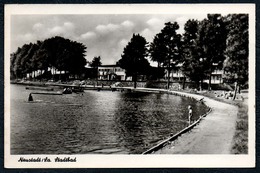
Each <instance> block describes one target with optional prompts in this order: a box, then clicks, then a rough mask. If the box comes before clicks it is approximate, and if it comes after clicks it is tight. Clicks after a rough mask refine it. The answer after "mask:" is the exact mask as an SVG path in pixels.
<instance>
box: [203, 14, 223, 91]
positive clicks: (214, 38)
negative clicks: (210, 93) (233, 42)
mask: <svg viewBox="0 0 260 173" xmlns="http://www.w3.org/2000/svg"><path fill="white" fill-rule="evenodd" d="M199 26H200V27H199V34H198V36H199V38H198V46H199V47H201V48H202V51H203V54H201V56H202V57H201V58H203V59H205V63H206V66H207V67H208V69H205V71H204V73H205V74H207V76H208V78H209V89H210V85H211V74H212V72H213V71H214V70H215V68H221V67H222V65H223V61H224V60H225V56H224V51H225V49H226V37H227V30H226V25H225V22H224V20H223V17H222V16H221V15H220V14H208V16H207V19H204V20H202V21H201V22H200V25H199Z"/></svg>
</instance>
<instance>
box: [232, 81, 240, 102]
mask: <svg viewBox="0 0 260 173" xmlns="http://www.w3.org/2000/svg"><path fill="white" fill-rule="evenodd" d="M238 87H239V86H238V84H237V82H236V83H235V91H234V95H233V98H232V100H235V99H236V96H237V89H238Z"/></svg>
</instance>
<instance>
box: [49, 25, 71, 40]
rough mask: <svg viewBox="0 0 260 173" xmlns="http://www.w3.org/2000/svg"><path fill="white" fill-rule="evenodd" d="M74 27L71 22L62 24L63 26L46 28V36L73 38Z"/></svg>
mask: <svg viewBox="0 0 260 173" xmlns="http://www.w3.org/2000/svg"><path fill="white" fill-rule="evenodd" d="M74 30H75V25H74V24H73V23H71V22H64V23H63V25H60V26H59V25H58V26H54V27H50V28H47V33H46V35H47V36H56V35H60V36H64V37H70V36H74Z"/></svg>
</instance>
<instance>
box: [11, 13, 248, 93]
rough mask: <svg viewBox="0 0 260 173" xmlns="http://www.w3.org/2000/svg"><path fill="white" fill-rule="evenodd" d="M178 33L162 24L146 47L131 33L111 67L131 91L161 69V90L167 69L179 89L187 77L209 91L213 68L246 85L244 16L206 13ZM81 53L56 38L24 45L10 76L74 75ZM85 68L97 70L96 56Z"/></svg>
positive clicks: (72, 43) (83, 62)
mask: <svg viewBox="0 0 260 173" xmlns="http://www.w3.org/2000/svg"><path fill="white" fill-rule="evenodd" d="M178 29H179V25H178V23H177V22H167V23H165V26H164V28H162V30H161V31H160V32H159V33H158V34H156V35H155V36H154V39H153V41H152V42H151V43H148V42H147V41H146V39H145V38H144V37H142V36H141V35H139V34H133V36H132V38H131V40H130V41H129V42H128V44H127V45H126V47H125V48H124V50H123V54H122V55H121V59H120V60H119V61H118V62H117V65H119V66H120V67H121V68H123V69H125V70H126V75H127V76H132V79H133V81H134V83H135V85H134V86H135V87H136V81H137V77H138V76H139V75H151V74H153V75H154V76H155V73H157V75H158V77H160V75H161V76H162V75H164V74H163V73H161V72H162V71H164V70H167V79H168V80H167V88H169V85H170V72H171V71H172V70H180V71H182V73H183V75H184V78H183V88H184V86H185V81H186V78H188V79H189V80H190V81H193V82H195V83H196V84H197V86H198V87H200V88H201V86H202V83H203V80H205V79H208V80H209V85H208V86H209V89H210V86H211V74H212V72H213V71H214V70H215V69H223V70H224V71H225V73H224V76H223V78H224V79H225V80H226V81H228V82H230V83H236V84H237V85H236V86H240V85H244V84H246V83H247V82H248V50H249V38H248V15H247V14H229V15H227V16H221V15H220V14H208V15H207V18H205V19H204V20H202V21H198V20H194V19H190V20H188V21H187V22H186V23H185V26H184V33H183V34H178V32H177V31H178ZM86 49H87V47H86V46H85V45H83V44H82V43H78V42H75V41H71V40H69V39H65V38H62V37H58V36H57V37H53V38H50V39H46V40H44V41H37V43H35V44H33V43H30V44H25V45H23V46H22V47H21V48H18V49H17V51H16V52H14V53H12V54H11V76H13V77H14V78H23V77H24V76H25V75H26V74H28V73H29V74H30V73H32V72H33V71H36V70H40V71H44V72H46V71H47V69H48V67H54V68H55V69H57V70H59V71H65V72H68V73H69V74H74V75H80V74H81V73H83V72H84V69H85V65H86V63H87V60H86V59H85V56H86V52H87V51H86ZM149 58H150V59H151V60H152V61H155V62H157V63H158V67H157V68H156V69H155V68H152V67H151V66H150V64H149V61H148V59H149ZM90 65H91V66H92V67H93V68H94V69H96V70H97V67H98V66H100V65H101V57H100V56H96V57H94V58H93V60H92V62H90ZM159 74H160V75H159Z"/></svg>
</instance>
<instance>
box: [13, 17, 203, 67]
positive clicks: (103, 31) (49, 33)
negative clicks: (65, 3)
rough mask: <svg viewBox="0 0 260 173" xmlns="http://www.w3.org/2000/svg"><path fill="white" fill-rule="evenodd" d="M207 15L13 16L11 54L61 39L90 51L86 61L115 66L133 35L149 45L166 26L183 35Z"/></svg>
mask: <svg viewBox="0 0 260 173" xmlns="http://www.w3.org/2000/svg"><path fill="white" fill-rule="evenodd" d="M206 16H207V14H203V13H201V14H196V15H192V14H184V15H176V14H149V15H148V14H143V15H142V14H109V15H107V14H106V15H104V14H87V15H85V14H84V15H80V14H77V15H12V16H11V52H15V51H16V50H17V48H18V47H21V46H22V45H24V44H28V43H30V42H32V43H36V41H37V40H42V41H43V40H45V39H47V38H51V37H54V36H62V37H64V38H67V39H71V40H73V41H77V42H81V43H83V44H84V45H86V47H87V53H86V57H85V58H86V59H87V60H88V61H92V59H93V58H94V57H95V56H100V57H101V62H102V64H103V65H105V64H115V63H116V62H117V61H118V60H119V59H120V58H121V55H122V54H123V50H124V47H125V46H126V45H127V43H128V42H129V41H130V39H131V37H132V36H133V34H134V33H135V34H140V35H142V36H143V37H145V39H146V40H147V41H148V42H152V41H153V38H154V36H155V35H156V34H157V33H159V32H160V30H161V29H162V28H163V27H164V23H166V22H175V21H176V22H177V23H178V24H179V25H180V29H179V30H178V31H177V32H178V33H183V31H184V24H185V23H186V21H187V20H189V19H197V20H203V19H204V18H206Z"/></svg>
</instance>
